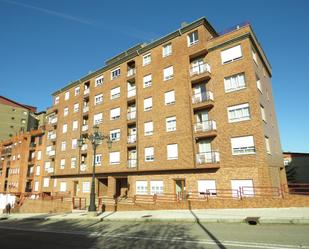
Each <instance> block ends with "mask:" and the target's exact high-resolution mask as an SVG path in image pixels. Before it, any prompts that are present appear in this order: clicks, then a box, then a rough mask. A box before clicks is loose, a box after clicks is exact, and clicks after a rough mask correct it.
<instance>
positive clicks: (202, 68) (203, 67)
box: [190, 63, 211, 76]
mask: <svg viewBox="0 0 309 249" xmlns="http://www.w3.org/2000/svg"><path fill="white" fill-rule="evenodd" d="M203 73H211V69H210V65H209V64H207V63H203V64H199V65H197V66H194V67H191V68H190V76H194V75H199V74H203Z"/></svg>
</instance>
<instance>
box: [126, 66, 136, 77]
mask: <svg viewBox="0 0 309 249" xmlns="http://www.w3.org/2000/svg"><path fill="white" fill-rule="evenodd" d="M135 73H136V68H130V69H128V72H127V77H131V76H133V75H135Z"/></svg>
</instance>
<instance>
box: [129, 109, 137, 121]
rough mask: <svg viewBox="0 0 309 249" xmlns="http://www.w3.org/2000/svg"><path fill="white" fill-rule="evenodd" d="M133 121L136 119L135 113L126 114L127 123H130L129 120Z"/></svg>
mask: <svg viewBox="0 0 309 249" xmlns="http://www.w3.org/2000/svg"><path fill="white" fill-rule="evenodd" d="M134 119H136V111H131V112H128V114H127V120H128V121H131V120H134Z"/></svg>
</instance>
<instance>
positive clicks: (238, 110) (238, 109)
mask: <svg viewBox="0 0 309 249" xmlns="http://www.w3.org/2000/svg"><path fill="white" fill-rule="evenodd" d="M227 113H228V118H229V123H234V122H240V121H245V120H249V119H250V108H249V104H248V103H246V104H242V105H234V106H230V107H228V108H227Z"/></svg>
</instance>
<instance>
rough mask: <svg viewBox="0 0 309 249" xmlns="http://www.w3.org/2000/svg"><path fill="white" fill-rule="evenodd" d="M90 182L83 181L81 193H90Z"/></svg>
mask: <svg viewBox="0 0 309 249" xmlns="http://www.w3.org/2000/svg"><path fill="white" fill-rule="evenodd" d="M90 187H91V184H90V182H83V190H82V191H83V193H90Z"/></svg>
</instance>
